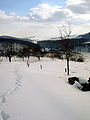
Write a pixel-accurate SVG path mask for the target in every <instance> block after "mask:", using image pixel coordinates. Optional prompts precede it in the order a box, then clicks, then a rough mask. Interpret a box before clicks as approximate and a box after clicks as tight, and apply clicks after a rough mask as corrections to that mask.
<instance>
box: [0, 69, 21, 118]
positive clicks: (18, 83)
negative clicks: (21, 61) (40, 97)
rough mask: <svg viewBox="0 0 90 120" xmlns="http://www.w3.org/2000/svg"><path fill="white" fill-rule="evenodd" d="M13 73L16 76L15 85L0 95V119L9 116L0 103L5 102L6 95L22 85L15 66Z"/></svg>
mask: <svg viewBox="0 0 90 120" xmlns="http://www.w3.org/2000/svg"><path fill="white" fill-rule="evenodd" d="M14 74H15V76H16V81H15V87H14V88H10V89H9V90H8V91H7V92H5V93H4V94H2V95H1V96H0V120H8V119H9V118H10V116H9V115H8V114H7V113H5V112H4V111H3V110H2V105H3V104H5V102H6V99H7V97H9V96H10V95H12V94H13V93H14V92H16V91H17V90H18V89H19V88H20V87H21V86H22V75H21V74H20V73H19V71H18V70H17V68H15V72H14Z"/></svg>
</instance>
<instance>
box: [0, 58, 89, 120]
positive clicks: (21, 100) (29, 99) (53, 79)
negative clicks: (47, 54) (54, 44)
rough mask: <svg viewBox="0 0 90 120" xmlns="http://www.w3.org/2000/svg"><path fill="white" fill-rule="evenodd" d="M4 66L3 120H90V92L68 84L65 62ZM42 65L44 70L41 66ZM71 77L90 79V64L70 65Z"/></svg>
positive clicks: (0, 69)
mask: <svg viewBox="0 0 90 120" xmlns="http://www.w3.org/2000/svg"><path fill="white" fill-rule="evenodd" d="M29 64H30V65H29V67H28V66H27V62H26V61H25V62H23V61H14V60H13V62H11V63H9V62H7V61H6V60H5V61H2V62H1V64H0V120H90V92H82V91H81V90H80V89H78V87H77V86H78V83H76V82H75V84H74V85H73V86H71V85H69V84H68V82H67V78H68V76H67V75H66V74H65V73H64V69H65V66H66V61H65V60H57V59H56V60H51V59H49V58H42V59H41V61H38V60H37V59H36V58H34V59H33V58H31V59H30V63H29ZM41 65H42V69H41V67H40V66H41ZM70 76H77V77H79V78H80V80H83V81H85V80H88V78H89V77H90V63H89V62H84V63H77V62H70Z"/></svg>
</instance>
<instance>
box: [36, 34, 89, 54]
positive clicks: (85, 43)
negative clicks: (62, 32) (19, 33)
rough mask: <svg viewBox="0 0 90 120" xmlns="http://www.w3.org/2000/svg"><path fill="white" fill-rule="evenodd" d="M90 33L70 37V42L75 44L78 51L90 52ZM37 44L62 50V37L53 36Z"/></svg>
mask: <svg viewBox="0 0 90 120" xmlns="http://www.w3.org/2000/svg"><path fill="white" fill-rule="evenodd" d="M89 43H90V33H87V34H84V35H79V36H78V37H76V38H70V44H72V45H73V46H74V48H73V49H74V50H76V51H80V52H82V51H86V52H90V44H89ZM37 44H39V45H40V46H41V47H43V48H48V49H56V50H62V44H63V42H62V40H60V38H53V39H49V40H44V41H38V42H37Z"/></svg>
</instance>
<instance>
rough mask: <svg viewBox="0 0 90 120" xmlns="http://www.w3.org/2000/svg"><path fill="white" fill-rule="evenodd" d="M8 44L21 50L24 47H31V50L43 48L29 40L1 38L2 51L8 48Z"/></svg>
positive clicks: (0, 47)
mask: <svg viewBox="0 0 90 120" xmlns="http://www.w3.org/2000/svg"><path fill="white" fill-rule="evenodd" d="M8 44H14V46H15V47H16V48H17V49H21V48H23V47H27V46H29V47H31V48H41V47H40V45H37V44H35V43H33V42H32V40H30V39H27V38H16V37H12V36H0V50H1V49H3V48H5V46H6V47H8Z"/></svg>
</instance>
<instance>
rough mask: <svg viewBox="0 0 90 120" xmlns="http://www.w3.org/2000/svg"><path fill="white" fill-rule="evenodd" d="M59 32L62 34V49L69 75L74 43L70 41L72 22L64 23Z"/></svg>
mask: <svg viewBox="0 0 90 120" xmlns="http://www.w3.org/2000/svg"><path fill="white" fill-rule="evenodd" d="M59 34H60V40H62V49H63V51H64V54H65V56H66V60H67V75H69V71H70V70H69V60H70V55H71V52H72V45H71V41H70V36H71V26H70V24H66V25H63V26H62V27H61V28H59Z"/></svg>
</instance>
